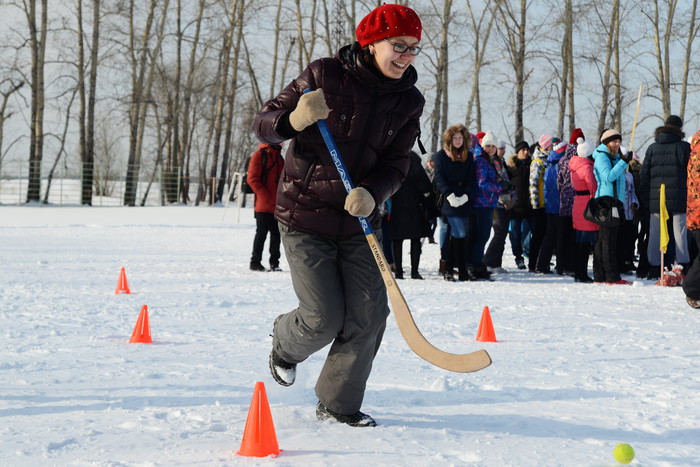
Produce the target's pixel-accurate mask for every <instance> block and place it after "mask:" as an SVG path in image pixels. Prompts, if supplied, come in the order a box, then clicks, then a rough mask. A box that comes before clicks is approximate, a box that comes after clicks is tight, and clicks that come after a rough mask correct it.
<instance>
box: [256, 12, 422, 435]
mask: <svg viewBox="0 0 700 467" xmlns="http://www.w3.org/2000/svg"><path fill="white" fill-rule="evenodd" d="M421 31H422V26H421V21H420V18H419V17H418V15H417V14H416V13H415V11H413V10H412V9H410V8H408V7H406V6H401V5H382V6H379V7H377V8H375V9H374V10H372V11H371V12H370V13H369V14H368V15H367V16H365V17H364V18H363V19H362V20H361V21H360V23H359V24H358V26H357V28H356V30H355V34H356V37H357V41H356V42H354V43H353V44H351V45H347V46H345V47H343V48H341V49H340V50H339V51H338V53H337V54H336V55H335V57H333V58H323V59H319V60H315V61H313V62H312V63H311V64H309V66H308V67H307V68H306V69H305V70H304V71H302V72H301V74H299V76H297V77H296V78H295V79H293V80H292V81H291V82H290V84H288V85H287V86H286V87H285V88H284V89H283V90H282V91H281V92H280V94H278V95H277V97H275V98H273V99H271V100H269V101H268V102H266V103H265V104H264V105H263V107H262V109H261V110H260V111H259V112H258V113H257V115H256V117H255V120H254V123H253V130H254V132H255V133H256V135H257V137H258V139H260V140H261V141H263V142H265V143H268V144H278V143H280V142H282V141H284V140H288V139H289V140H291V142H290V145H289V149H288V152H287V158H286V160H285V165H284V171H283V174H282V176H281V178H280V183H279V188H278V191H277V205H276V208H275V217H276V219H277V220H278V222H279V223H280V224H281V227H280V229H281V231H282V232H281V233H282V243H283V245H284V248H285V253H286V257H287V260H288V263H289V268H290V273H291V278H292V284H293V286H294V291H295V293H296V295H297V298H298V306H297V308H295V309H294V310H292V311H290V312H288V313H284V314H281V315H280V316H278V317H277V319H275V322H274V325H273V338H272V352H271V354H270V358H269V367H270V372H271V373H272V377H273V378H274V379H275V381H276V382H278V383H279V384H281V385H283V386H289V385H291V384H293V383H294V380H295V377H296V365H297V364H299V363H301V362H303V361H305V360H306V359H307V358H308V357H310V356H311V355H312V354H314V353H315V352H317V351H319V350H321V349H322V348H324V347H326V346H330V351H329V352H328V355H327V357H326V361H325V364H324V365H323V368H322V369H321V371H320V374H319V377H318V380H317V382H316V388H315V392H316V396H317V398H318V403H317V405H316V416H317V417H318V418H319V419H320V420H334V421H337V422H340V423H344V424H347V425H350V426H356V427H366V426H375V425H376V422H375V421H374V419H372V417H371V416H369V415H367V414H365V413H363V412H361V411H360V408H361V406H362V401H363V399H364V395H365V388H366V383H367V379H368V378H369V375H370V371H371V369H372V363H373V360H374V358H375V355H376V353H377V349H379V346H380V344H381V341H382V336H383V334H384V329H385V328H386V319H387V317H388V315H389V307H388V303H387V293H386V287H385V286H384V282H383V280H382V276H381V274H380V272H379V269H378V268H377V265H376V262H375V259H374V256H373V254H372V252H371V250H370V248H369V245H368V243H367V240H366V238H365V235H364V233H363V230H362V228H361V226H360V223H359V222H358V220H357V217H365V218H367V219H368V220H369V222H371V223H372V225H373V226H374V228H375V229H376V230H375V231H376V232H377V236H378V238H379V240H381V229H380V228H379V227H380V222H381V215H380V213H379V211H378V206H380V205H382V204H383V203H384V202H385V201H386V200H387V199H388V198H389V197H390V196H391V195H393V194H394V193H395V192H396V191H397V190H398V189H399V187H400V186H401V183H402V182H403V180H404V179H405V178H406V174H407V173H408V170H409V164H410V161H409V152H410V151H411V148H412V147H413V144H414V143H415V141H416V138H417V137H418V134H419V132H420V116H421V114H422V112H423V106H424V104H425V99H424V98H423V96H422V94H421V93H420V91H419V90H418V88H416V86H415V84H416V81H417V79H418V75H417V72H416V69H415V68H414V67H413V66H412V63H413V62H414V60H415V59H416V56H417V55H418V54H419V53H420V51H421V48H420V39H421ZM306 89H313V91H311V92H308V93H305V90H306ZM387 116H391V119H390V120H387ZM320 119H327V122H328V127H329V128H330V131H331V133H332V135H333V136H334V137H335V141H336V143H337V145H338V150H339V153H340V154H342V155H343V158H344V160H345V164H346V166H347V168H348V169H349V170H348V176H349V177H350V179H351V180H352V181H353V182H354V184H355V188H354V189H352V190H351V191H350V192H349V193H347V194H346V193H345V189H344V188H343V186H344V185H343V181H342V180H341V178H340V175H339V174H338V171H337V169H336V167H335V164H334V163H333V160H332V159H331V156H330V154H329V152H328V149H327V148H326V144H325V143H324V140H323V138H322V136H321V133H320V132H319V131H318V128H317V127H316V125H315V123H316V122H317V121H318V120H320ZM378 128H381V129H383V130H385V131H377V129H378ZM363 135H364V136H363ZM362 138H366V139H367V141H365V143H366V144H362V145H358V144H357V141H359V140H362Z"/></svg>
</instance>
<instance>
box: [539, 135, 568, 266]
mask: <svg viewBox="0 0 700 467" xmlns="http://www.w3.org/2000/svg"><path fill="white" fill-rule="evenodd" d="M566 147H567V144H566V142H565V141H560V142H558V143H557V144H556V145H555V146H554V148H553V149H552V150H551V151H549V157H548V158H547V168H546V169H545V171H544V210H545V213H546V214H547V230H546V231H545V234H544V238H543V239H542V245H541V246H540V252H539V254H538V255H537V266H535V272H536V273H539V274H551V273H552V270H551V269H550V267H549V262H550V261H551V260H552V253H553V252H554V248H555V246H556V243H557V234H558V231H557V228H558V226H559V203H560V199H559V187H558V186H557V170H558V168H559V165H558V164H559V159H561V158H562V156H563V155H564V151H566ZM560 256H561V255H560V252H559V251H557V265H556V270H557V271H559V270H560V269H561V265H560V261H559V259H560Z"/></svg>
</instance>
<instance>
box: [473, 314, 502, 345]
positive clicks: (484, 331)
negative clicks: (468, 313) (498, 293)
mask: <svg viewBox="0 0 700 467" xmlns="http://www.w3.org/2000/svg"><path fill="white" fill-rule="evenodd" d="M476 340H477V341H478V342H498V341H496V332H495V331H494V330H493V322H492V321H491V312H490V311H489V307H488V306H485V307H484V311H482V312H481V322H480V323H479V330H478V331H476Z"/></svg>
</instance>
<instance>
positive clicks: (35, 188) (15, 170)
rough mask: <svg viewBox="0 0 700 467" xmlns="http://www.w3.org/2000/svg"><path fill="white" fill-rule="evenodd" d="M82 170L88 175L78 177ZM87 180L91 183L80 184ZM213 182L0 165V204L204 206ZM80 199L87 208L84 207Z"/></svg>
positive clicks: (175, 175)
mask: <svg viewBox="0 0 700 467" xmlns="http://www.w3.org/2000/svg"><path fill="white" fill-rule="evenodd" d="M83 170H88V171H90V172H91V174H88V176H87V177H83V174H82V172H83ZM90 176H91V182H84V181H83V179H84V178H85V179H86V180H87V179H88V178H89V177H90ZM233 180H234V181H236V182H237V183H238V181H239V180H240V177H238V178H236V177H233ZM219 181H220V180H219V179H208V180H207V181H206V186H200V180H199V179H197V180H196V181H191V180H189V179H187V178H185V177H183V175H182V173H181V171H180V170H179V169H178V168H171V169H169V170H167V169H164V168H160V167H159V168H157V169H156V170H152V169H151V170H139V169H133V170H130V171H129V173H127V170H126V166H124V167H119V168H112V169H110V172H109V173H104V172H101V171H100V168H99V167H95V168H94V169H92V168H91V167H87V169H83V168H82V167H81V168H79V169H75V168H72V169H71V168H68V167H56V168H55V169H54V170H53V172H51V171H50V170H47V169H44V170H42V172H41V176H40V177H37V174H36V173H34V174H32V173H30V170H29V163H28V162H26V161H25V162H3V163H2V165H0V204H3V205H22V204H26V203H27V202H38V203H47V204H51V205H58V206H64V205H82V204H91V205H93V206H124V205H134V206H164V205H168V204H179V203H182V200H183V199H187V200H188V202H189V203H190V204H197V203H199V204H204V203H208V202H210V201H211V199H212V198H213V199H216V198H217V197H216V196H215V192H216V190H217V189H218V184H219ZM233 188H234V189H231V187H230V186H229V184H226V185H225V189H224V192H223V194H224V196H225V195H226V194H230V195H231V196H234V197H235V196H237V195H238V193H239V190H236V189H235V188H236V186H234V187H233ZM85 190H87V191H85ZM183 190H187V195H188V196H186V197H183V196H182V194H183ZM127 194H128V196H127ZM213 195H214V196H213ZM85 199H87V200H89V202H88V203H85V202H84V200H85ZM224 201H225V200H224ZM244 205H245V204H244Z"/></svg>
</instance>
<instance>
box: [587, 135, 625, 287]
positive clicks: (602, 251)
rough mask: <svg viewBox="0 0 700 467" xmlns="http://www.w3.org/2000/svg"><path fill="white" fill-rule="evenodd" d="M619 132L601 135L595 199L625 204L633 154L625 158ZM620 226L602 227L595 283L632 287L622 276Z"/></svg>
mask: <svg viewBox="0 0 700 467" xmlns="http://www.w3.org/2000/svg"><path fill="white" fill-rule="evenodd" d="M621 143H622V135H621V134H620V132H619V131H617V130H613V129H608V130H605V131H604V132H603V134H602V135H601V136H600V145H599V146H598V147H597V148H596V149H595V151H593V174H594V175H595V179H596V181H597V182H598V189H597V190H596V194H595V197H596V198H598V197H601V196H612V197H614V198H617V199H618V200H620V201H621V202H622V203H624V202H625V198H626V193H627V192H626V181H625V171H626V170H627V163H628V161H629V159H631V157H632V155H631V154H629V153H628V154H627V155H625V156H622V155H621V153H620V144H621ZM619 230H620V228H619V227H606V226H603V225H601V226H600V229H599V230H598V238H597V239H596V242H595V246H594V249H593V281H594V282H607V283H608V284H620V285H629V284H631V282H630V281H627V280H625V279H622V278H621V277H620V271H619V265H618V262H617V238H618V235H619Z"/></svg>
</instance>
